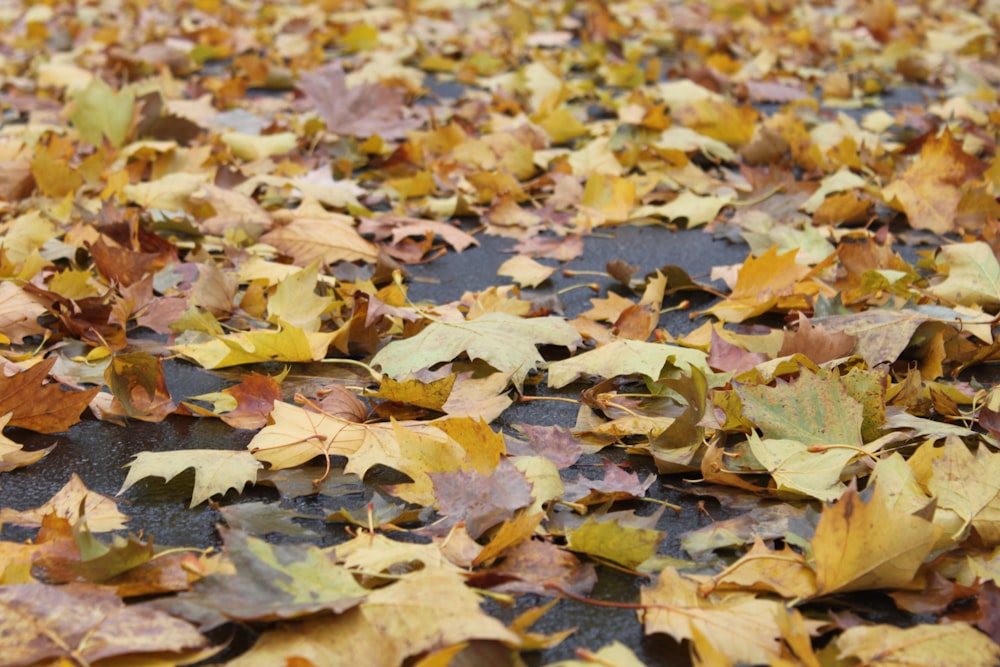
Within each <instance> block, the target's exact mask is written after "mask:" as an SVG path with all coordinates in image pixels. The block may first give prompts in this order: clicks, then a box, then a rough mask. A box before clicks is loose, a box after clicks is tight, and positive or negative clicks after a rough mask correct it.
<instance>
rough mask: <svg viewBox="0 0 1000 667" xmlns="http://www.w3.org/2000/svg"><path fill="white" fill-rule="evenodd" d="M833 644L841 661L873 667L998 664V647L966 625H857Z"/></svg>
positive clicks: (985, 666) (983, 665) (999, 653)
mask: <svg viewBox="0 0 1000 667" xmlns="http://www.w3.org/2000/svg"><path fill="white" fill-rule="evenodd" d="M836 642H837V648H838V649H840V653H839V658H840V659H845V658H856V659H858V660H861V661H862V664H865V665H872V667H894V666H895V665H907V666H909V665H913V666H914V667H925V666H926V667H932V666H934V665H959V664H961V665H968V667H988V666H990V665H995V664H996V663H997V660H1000V646H998V645H997V644H996V643H994V642H993V640H991V639H990V638H989V637H987V636H986V635H984V634H983V633H981V632H979V631H978V630H976V629H975V628H973V627H972V626H970V625H968V624H966V623H946V624H940V625H930V624H927V623H922V624H920V625H915V626H913V627H909V628H897V627H895V626H892V625H860V626H857V627H853V628H848V629H847V630H845V631H844V632H843V633H842V634H841V635H840V636H839V637H837V640H836Z"/></svg>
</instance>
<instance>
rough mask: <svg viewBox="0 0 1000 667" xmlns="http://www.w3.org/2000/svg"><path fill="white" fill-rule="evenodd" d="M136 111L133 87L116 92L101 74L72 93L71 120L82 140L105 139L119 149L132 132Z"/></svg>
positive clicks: (96, 140)
mask: <svg viewBox="0 0 1000 667" xmlns="http://www.w3.org/2000/svg"><path fill="white" fill-rule="evenodd" d="M134 112H135V89H134V88H132V87H126V88H124V89H122V90H120V91H118V92H117V93H116V92H114V91H113V90H111V87H110V86H109V85H108V84H106V83H105V82H104V80H103V79H101V78H100V77H94V78H92V79H91V80H90V82H89V83H88V84H87V86H86V87H85V88H83V89H82V90H80V91H78V92H77V93H76V95H74V96H73V104H72V110H71V111H70V112H69V119H70V122H72V123H73V125H74V126H75V127H76V130H77V132H79V133H80V136H81V137H82V138H83V140H84V141H87V142H89V143H91V144H93V145H95V146H100V145H101V144H103V143H104V140H105V139H107V141H108V142H109V143H110V144H111V145H112V146H114V147H115V148H120V147H121V146H122V145H123V144H124V143H125V141H126V139H127V138H128V135H129V133H130V132H131V131H132V117H133V114H134Z"/></svg>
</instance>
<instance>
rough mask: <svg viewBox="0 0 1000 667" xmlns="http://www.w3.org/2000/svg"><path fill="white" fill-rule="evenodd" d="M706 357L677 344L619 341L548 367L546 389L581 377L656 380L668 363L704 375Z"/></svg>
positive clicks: (557, 386) (700, 352) (560, 385)
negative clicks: (691, 369) (631, 377)
mask: <svg viewBox="0 0 1000 667" xmlns="http://www.w3.org/2000/svg"><path fill="white" fill-rule="evenodd" d="M705 360H706V355H705V353H704V352H702V351H701V350H695V349H691V348H686V347H679V346H677V345H666V344H663V343H647V342H645V341H639V340H628V339H619V340H615V341H612V342H610V343H608V344H607V345H602V346H600V347H598V348H597V349H594V350H590V351H589V352H583V353H581V354H578V355H576V356H573V357H570V358H569V359H564V360H562V361H556V362H553V363H551V364H549V386H550V387H553V388H556V389H558V388H560V387H564V386H566V385H567V384H569V383H570V382H572V381H573V380H575V379H577V378H578V377H580V376H581V375H585V374H586V375H596V376H598V377H602V378H612V377H616V376H618V375H631V374H633V373H637V374H640V375H645V376H646V377H648V378H649V379H650V380H657V379H659V377H660V374H661V373H662V372H663V367H664V366H665V365H666V364H667V363H670V364H672V365H674V366H676V367H678V368H680V369H681V370H682V371H686V370H687V369H689V368H691V367H695V368H698V369H700V370H702V371H703V372H705V373H708V372H709V371H708V367H707V365H706V361H705Z"/></svg>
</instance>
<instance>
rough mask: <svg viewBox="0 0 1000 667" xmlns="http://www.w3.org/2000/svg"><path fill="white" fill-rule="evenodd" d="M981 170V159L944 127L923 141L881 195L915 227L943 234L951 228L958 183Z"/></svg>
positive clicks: (955, 211) (970, 178)
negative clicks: (938, 133) (936, 134)
mask: <svg viewBox="0 0 1000 667" xmlns="http://www.w3.org/2000/svg"><path fill="white" fill-rule="evenodd" d="M983 171H984V166H983V163H982V162H981V161H980V160H979V159H977V158H976V157H975V156H973V155H970V154H968V153H966V152H965V151H964V150H963V148H962V143H961V142H959V141H956V140H955V138H954V137H953V136H952V134H951V131H950V130H949V129H947V128H946V129H945V131H944V132H943V133H942V134H941V135H940V136H938V137H931V138H930V139H928V140H927V141H926V142H925V143H924V145H923V147H922V148H921V150H920V156H919V157H917V158H916V159H915V160H914V161H913V162H912V163H911V164H910V166H909V167H907V169H906V171H905V172H903V175H902V176H900V177H899V178H897V179H896V180H894V181H893V182H892V183H890V184H889V185H888V186H886V187H885V188H883V190H882V196H883V198H885V200H886V202H888V203H890V204H891V205H893V206H898V207H899V208H901V209H902V210H903V211H904V212H905V213H906V217H907V218H908V219H909V223H910V226H911V227H913V228H914V229H927V230H930V231H932V232H936V233H938V234H945V233H947V232H950V231H953V230H954V227H955V215H956V214H957V212H958V204H959V202H960V201H961V199H962V191H961V186H962V185H963V184H965V183H967V182H969V181H971V180H974V179H976V178H977V177H978V176H980V175H981V174H982V173H983Z"/></svg>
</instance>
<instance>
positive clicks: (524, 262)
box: [497, 255, 556, 287]
mask: <svg viewBox="0 0 1000 667" xmlns="http://www.w3.org/2000/svg"><path fill="white" fill-rule="evenodd" d="M555 272H556V269H555V267H552V266H545V265H544V264H542V263H540V262H536V261H535V260H533V259H531V258H530V257H526V256H524V255H515V256H513V257H511V258H510V259H508V260H506V261H505V262H504V263H503V264H501V265H500V267H499V268H498V269H497V275H498V276H506V277H508V278H510V279H511V280H513V281H514V282H516V283H517V284H518V285H521V286H522V287H538V286H539V285H541V284H542V283H544V282H545V281H546V280H548V279H549V278H550V277H551V276H552V274H554V273H555Z"/></svg>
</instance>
